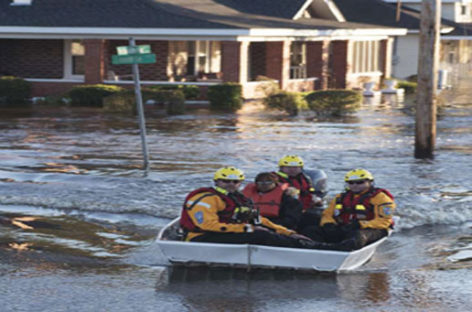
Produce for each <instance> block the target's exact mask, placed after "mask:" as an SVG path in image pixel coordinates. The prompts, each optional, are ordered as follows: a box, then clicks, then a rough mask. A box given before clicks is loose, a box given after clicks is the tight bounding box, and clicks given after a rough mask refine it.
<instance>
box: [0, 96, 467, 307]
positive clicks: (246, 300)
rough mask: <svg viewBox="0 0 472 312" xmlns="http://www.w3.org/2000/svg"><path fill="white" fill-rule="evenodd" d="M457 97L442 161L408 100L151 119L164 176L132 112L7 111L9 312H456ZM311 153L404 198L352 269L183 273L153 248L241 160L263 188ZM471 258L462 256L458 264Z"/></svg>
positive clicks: (463, 214) (463, 158)
mask: <svg viewBox="0 0 472 312" xmlns="http://www.w3.org/2000/svg"><path fill="white" fill-rule="evenodd" d="M454 98H457V97H451V98H449V100H448V106H447V107H445V108H444V109H443V110H442V111H441V114H442V115H441V117H440V119H439V120H438V139H437V153H436V158H435V160H433V161H420V160H415V159H414V158H413V156H412V154H413V147H412V145H413V142H414V137H413V135H414V133H413V132H414V119H413V117H412V116H411V110H410V109H409V107H408V106H407V105H404V104H403V102H397V101H392V100H388V101H383V102H382V103H379V102H378V101H372V100H370V101H366V103H365V104H364V105H363V108H362V109H361V111H359V112H358V113H356V114H355V115H353V116H350V117H346V118H342V119H328V120H316V119H313V118H312V117H311V116H301V117H295V118H288V117H284V116H282V115H280V114H275V113H267V112H263V111H260V110H258V109H255V108H254V107H246V108H245V109H244V110H243V111H241V112H239V113H238V114H213V113H210V112H208V111H207V110H194V111H191V112H190V113H189V114H187V115H183V116H177V117H163V116H159V115H152V114H149V115H148V116H147V123H148V134H149V137H148V141H149V150H150V153H151V169H152V172H151V173H150V175H149V176H148V177H146V178H143V177H142V173H141V171H140V170H139V168H140V166H141V159H140V152H141V149H140V141H139V135H138V130H137V125H136V120H135V118H134V117H126V116H110V115H104V114H102V112H101V111H99V110H93V109H92V110H90V109H84V110H82V109H57V108H56V109H38V108H35V109H32V110H5V109H3V110H1V111H0V131H1V135H0V298H1V299H2V303H3V307H2V311H87V310H90V311H112V310H118V311H268V310H278V311H285V310H289V309H291V310H302V309H304V310H309V311H310V310H313V311H446V310H468V309H469V307H470V306H471V305H472V300H471V299H470V298H472V296H471V293H470V292H471V289H472V282H471V280H472V279H471V277H472V270H471V268H472V265H471V261H470V260H467V259H468V258H467V252H470V251H471V250H472V246H471V242H472V235H471V229H472V179H471V178H470V177H471V174H470V172H472V161H471V154H472V123H471V122H472V107H471V106H470V105H468V104H467V103H462V100H461V102H460V103H455V102H454ZM287 153H294V154H299V155H300V156H302V157H303V158H304V160H305V163H306V164H307V167H309V168H318V169H323V170H325V172H326V173H327V174H328V177H329V190H330V193H329V195H328V197H329V196H332V195H334V194H335V193H336V192H337V191H339V190H341V189H342V187H343V184H342V176H343V174H344V172H345V171H346V170H349V169H350V168H352V167H366V168H369V170H371V171H372V172H373V173H374V175H375V177H376V182H377V184H378V185H381V186H384V187H387V188H388V189H390V190H391V191H392V192H393V193H394V195H395V196H396V200H397V202H398V204H399V209H398V215H399V216H400V221H399V223H398V231H397V233H396V234H395V235H394V236H393V237H391V238H390V239H389V240H388V241H387V242H386V243H385V244H384V245H382V246H381V247H380V248H379V249H378V250H377V253H376V254H375V256H374V258H373V259H372V260H371V261H370V262H369V263H368V264H366V265H365V266H363V267H362V268H361V269H359V270H358V271H355V272H351V273H346V274H338V275H333V274H309V273H301V272H294V271H275V272H274V271H263V270H260V271H253V272H250V273H247V272H245V271H240V270H222V269H204V268H192V269H184V268H174V269H171V268H169V267H168V266H167V262H166V261H165V259H163V256H162V255H161V254H160V252H159V250H157V248H156V246H155V245H154V244H153V240H154V237H155V235H156V234H157V231H158V230H159V228H161V227H162V226H163V225H164V224H165V223H166V222H167V221H168V220H169V218H172V217H175V216H177V215H178V213H179V208H180V205H181V203H182V200H183V198H184V196H185V194H186V193H187V192H188V191H190V190H191V189H193V188H195V187H198V186H201V185H210V183H211V176H212V172H213V171H214V170H215V169H216V168H218V167H220V166H222V165H226V164H231V165H236V166H238V167H240V168H242V169H243V170H244V171H245V172H246V176H247V177H248V179H252V178H253V177H254V176H255V175H256V174H257V173H258V172H259V171H262V170H273V169H275V166H276V162H277V160H278V158H279V157H280V156H283V155H284V154H287ZM461 252H462V255H465V256H463V257H462V258H461V254H459V253H461Z"/></svg>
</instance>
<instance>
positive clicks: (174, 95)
mask: <svg viewBox="0 0 472 312" xmlns="http://www.w3.org/2000/svg"><path fill="white" fill-rule="evenodd" d="M141 93H142V97H143V103H146V102H147V101H148V100H153V101H154V102H155V103H156V104H158V105H159V104H160V105H163V106H164V107H165V109H166V112H167V114H169V115H177V114H182V113H184V112H185V96H184V94H183V92H182V91H181V90H178V89H175V90H153V89H143V90H142V91H141ZM103 109H104V110H105V111H107V112H114V113H128V114H129V113H131V114H136V112H137V108H136V96H135V93H134V90H126V91H122V92H118V93H115V94H112V95H110V96H107V97H105V98H104V99H103Z"/></svg>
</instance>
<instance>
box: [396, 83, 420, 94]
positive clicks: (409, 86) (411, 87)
mask: <svg viewBox="0 0 472 312" xmlns="http://www.w3.org/2000/svg"><path fill="white" fill-rule="evenodd" d="M417 87H418V83H417V82H412V81H406V80H400V81H398V82H397V88H399V89H405V93H406V94H413V93H415V92H416V88H417Z"/></svg>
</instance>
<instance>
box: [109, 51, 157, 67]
mask: <svg viewBox="0 0 472 312" xmlns="http://www.w3.org/2000/svg"><path fill="white" fill-rule="evenodd" d="M111 62H112V64H114V65H123V64H153V63H156V54H154V53H149V54H132V55H112V56H111Z"/></svg>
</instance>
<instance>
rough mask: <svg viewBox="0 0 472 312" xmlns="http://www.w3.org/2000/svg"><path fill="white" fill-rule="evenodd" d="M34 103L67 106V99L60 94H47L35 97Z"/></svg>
mask: <svg viewBox="0 0 472 312" xmlns="http://www.w3.org/2000/svg"><path fill="white" fill-rule="evenodd" d="M34 104H36V105H40V106H51V107H57V106H67V105H68V99H66V98H64V97H63V96H61V95H48V96H45V97H43V98H38V99H36V101H35V102H34Z"/></svg>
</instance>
